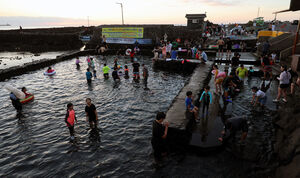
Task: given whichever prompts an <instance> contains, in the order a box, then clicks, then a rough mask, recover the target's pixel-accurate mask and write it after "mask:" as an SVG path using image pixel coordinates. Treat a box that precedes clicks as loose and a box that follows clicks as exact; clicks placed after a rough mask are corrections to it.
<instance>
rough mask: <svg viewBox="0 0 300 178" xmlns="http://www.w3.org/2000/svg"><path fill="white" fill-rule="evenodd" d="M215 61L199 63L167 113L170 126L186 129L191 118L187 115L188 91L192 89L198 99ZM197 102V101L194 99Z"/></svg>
mask: <svg viewBox="0 0 300 178" xmlns="http://www.w3.org/2000/svg"><path fill="white" fill-rule="evenodd" d="M212 65H213V62H207V63H206V64H198V67H197V68H196V69H195V70H194V73H193V74H192V76H191V79H190V81H189V82H188V84H187V85H186V86H185V87H183V88H182V89H181V91H180V92H179V94H178V95H177V96H176V98H175V99H174V100H173V103H172V105H171V106H170V108H169V110H168V112H167V114H166V121H168V122H169V123H170V127H172V128H176V129H180V130H185V129H186V126H187V124H188V122H189V118H187V117H186V113H185V110H186V107H185V98H186V92H187V91H192V92H193V95H194V100H196V98H198V97H197V94H198V93H199V92H200V90H201V89H202V88H203V87H204V84H205V83H208V80H209V73H210V71H211V69H212ZM194 102H195V101H194Z"/></svg>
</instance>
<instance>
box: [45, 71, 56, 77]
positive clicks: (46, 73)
mask: <svg viewBox="0 0 300 178" xmlns="http://www.w3.org/2000/svg"><path fill="white" fill-rule="evenodd" d="M54 74H56V72H55V71H53V72H51V73H48V72H47V71H46V72H44V75H48V76H51V75H54Z"/></svg>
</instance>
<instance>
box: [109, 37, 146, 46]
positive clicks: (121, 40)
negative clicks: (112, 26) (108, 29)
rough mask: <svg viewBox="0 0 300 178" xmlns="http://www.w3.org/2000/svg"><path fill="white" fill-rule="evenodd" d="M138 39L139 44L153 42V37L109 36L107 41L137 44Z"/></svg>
mask: <svg viewBox="0 0 300 178" xmlns="http://www.w3.org/2000/svg"><path fill="white" fill-rule="evenodd" d="M136 41H137V42H138V43H139V44H142V45H145V44H152V39H134V38H107V39H106V43H111V44H135V43H136Z"/></svg>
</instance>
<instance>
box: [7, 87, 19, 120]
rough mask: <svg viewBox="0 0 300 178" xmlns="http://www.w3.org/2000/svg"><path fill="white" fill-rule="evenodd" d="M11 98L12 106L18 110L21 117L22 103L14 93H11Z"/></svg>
mask: <svg viewBox="0 0 300 178" xmlns="http://www.w3.org/2000/svg"><path fill="white" fill-rule="evenodd" d="M9 98H10V100H11V103H12V105H13V106H14V108H15V109H16V110H17V116H20V115H21V111H22V104H21V103H20V100H19V99H18V98H17V97H16V95H15V94H13V93H12V92H11V93H10V95H9Z"/></svg>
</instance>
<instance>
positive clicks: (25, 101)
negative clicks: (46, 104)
mask: <svg viewBox="0 0 300 178" xmlns="http://www.w3.org/2000/svg"><path fill="white" fill-rule="evenodd" d="M33 99H34V96H33V95H28V96H27V97H26V98H24V99H22V100H20V103H21V104H26V103H29V102H30V101H33Z"/></svg>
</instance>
